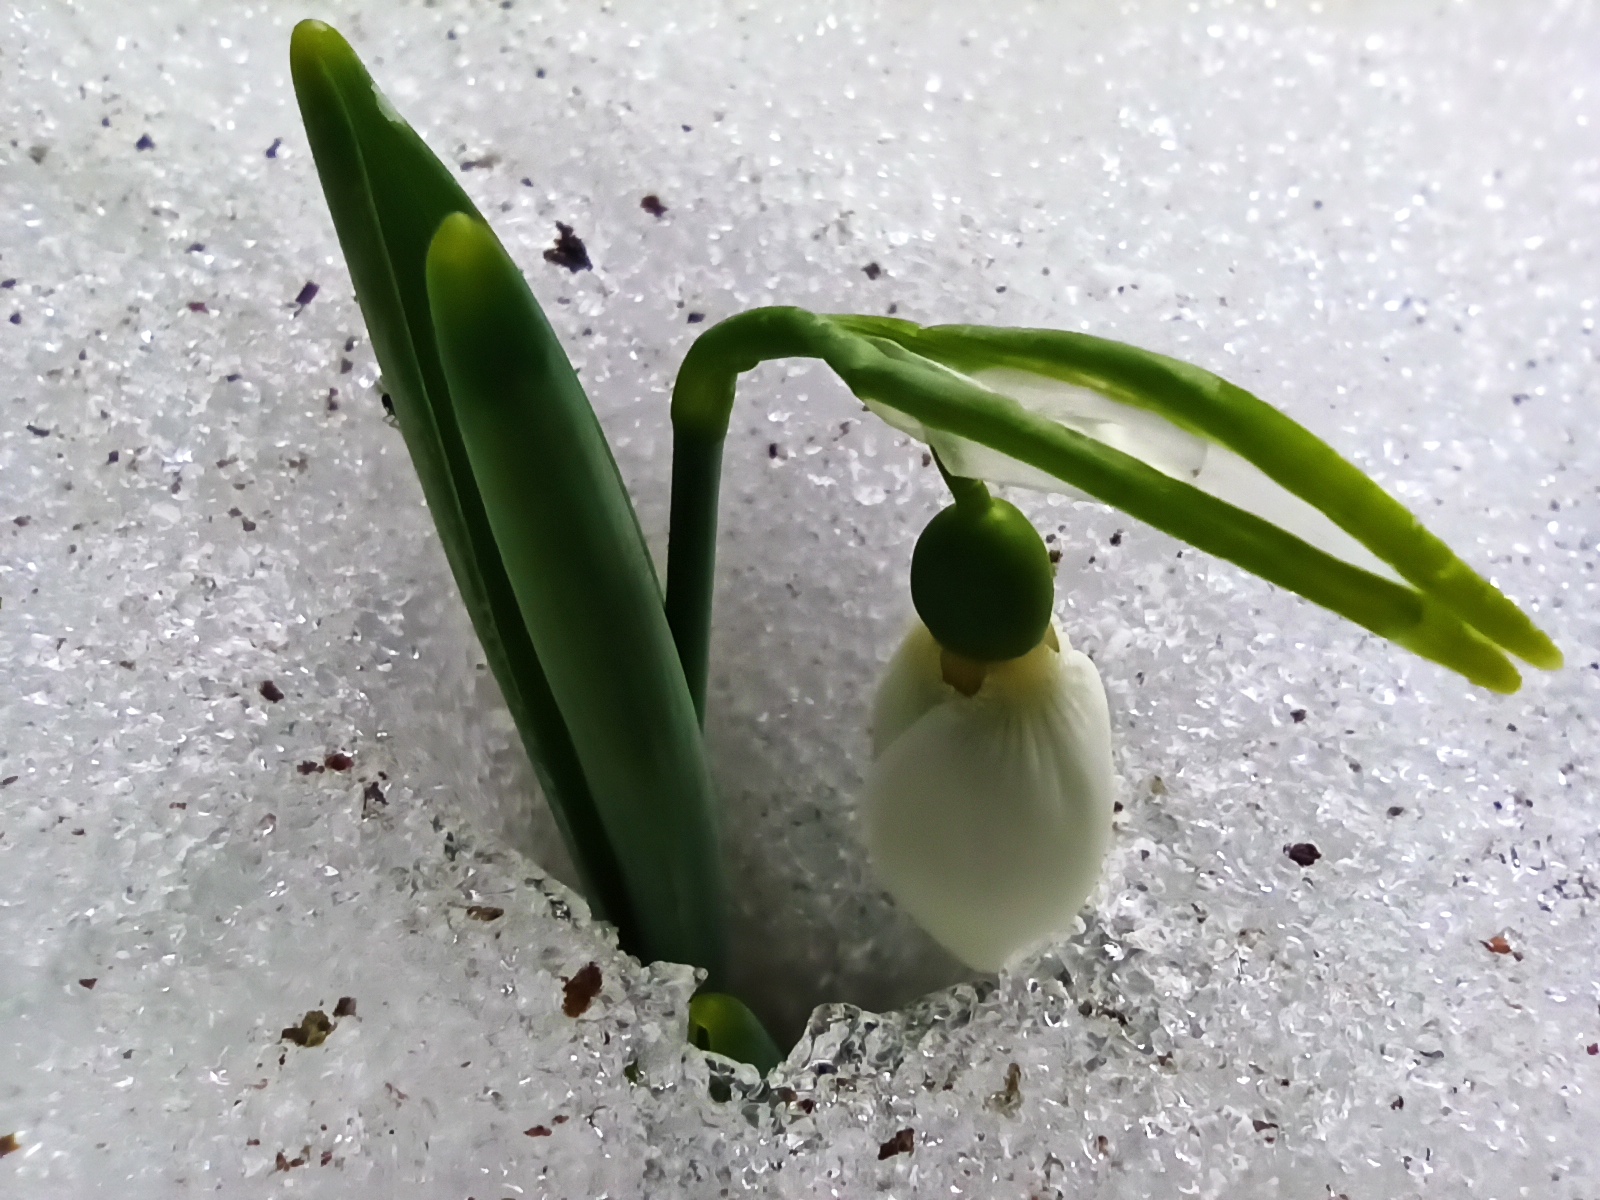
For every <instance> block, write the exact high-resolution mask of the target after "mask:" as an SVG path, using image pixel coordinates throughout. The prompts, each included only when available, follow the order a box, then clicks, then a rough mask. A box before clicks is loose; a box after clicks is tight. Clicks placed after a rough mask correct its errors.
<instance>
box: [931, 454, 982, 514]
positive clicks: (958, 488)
mask: <svg viewBox="0 0 1600 1200" xmlns="http://www.w3.org/2000/svg"><path fill="white" fill-rule="evenodd" d="M932 453H933V465H934V466H936V467H938V468H939V475H940V477H941V478H942V479H943V480H944V485H945V487H947V488H949V489H950V495H951V497H952V498H953V499H954V500H955V502H956V507H958V508H969V509H973V510H975V511H977V512H982V511H983V510H984V509H986V508H988V507H989V502H990V501H991V500H992V499H993V497H992V496H990V495H989V489H988V488H987V487H986V486H984V482H983V480H981V479H968V478H966V476H964V475H952V474H950V472H949V470H948V469H947V468H946V467H945V465H944V459H942V458H940V457H939V452H938V451H937V450H934V451H933V452H932Z"/></svg>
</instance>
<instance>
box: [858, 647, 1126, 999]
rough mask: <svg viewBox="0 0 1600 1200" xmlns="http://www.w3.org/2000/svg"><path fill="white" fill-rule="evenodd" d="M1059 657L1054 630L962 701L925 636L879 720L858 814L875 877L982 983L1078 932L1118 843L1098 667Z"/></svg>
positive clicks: (897, 664) (898, 663)
mask: <svg viewBox="0 0 1600 1200" xmlns="http://www.w3.org/2000/svg"><path fill="white" fill-rule="evenodd" d="M1057 642H1058V638H1057V636H1056V635H1055V634H1054V631H1053V630H1052V631H1051V633H1050V634H1047V636H1046V638H1045V640H1044V641H1043V642H1042V643H1041V644H1040V645H1039V646H1037V647H1035V649H1034V650H1033V651H1031V652H1030V653H1028V654H1025V655H1023V656H1022V657H1021V658H1016V659H1011V660H1010V661H1007V662H1002V663H994V664H990V665H988V667H987V668H986V669H982V668H979V670H982V671H983V674H982V678H981V684H979V685H978V686H977V688H976V691H975V692H974V693H973V694H971V695H965V694H963V692H962V691H961V690H958V689H957V688H956V687H953V686H952V685H951V684H949V683H947V682H945V678H946V676H947V675H950V676H951V677H952V678H957V677H958V674H959V671H960V666H961V664H960V663H956V664H951V663H949V661H948V659H947V658H945V656H944V652H943V651H942V650H941V649H940V646H939V644H938V643H937V642H936V641H934V639H933V635H932V634H930V633H929V632H928V630H927V629H926V628H925V627H924V626H923V625H922V624H921V623H920V622H918V623H917V625H916V627H915V628H914V629H913V630H912V631H911V633H910V635H909V636H908V637H907V638H906V640H905V642H904V644H903V645H902V646H901V647H900V649H899V651H898V652H897V653H896V654H895V657H894V660H893V661H892V662H891V663H890V664H889V672H888V675H887V677H886V678H885V679H884V682H883V686H882V688H881V689H880V690H879V693H878V699H877V703H876V705H875V707H874V711H873V718H872V740H873V750H874V754H875V758H876V761H875V762H874V764H873V767H872V770H871V772H870V774H869V775H868V778H867V786H866V792H865V797H864V801H863V809H864V814H863V815H864V817H865V826H866V836H867V847H868V850H869V852H870V854H871V857H872V862H873V866H874V869H875V870H876V872H877V875H878V878H879V880H880V882H881V883H882V884H883V886H884V887H885V888H887V889H888V891H889V893H890V894H891V895H892V896H893V897H894V898H895V900H896V902H898V903H899V904H900V905H901V907H903V908H904V909H905V910H906V911H907V912H908V913H909V914H910V915H911V917H912V918H913V919H914V920H915V921H916V922H917V923H918V924H919V925H921V926H922V927H923V928H924V929H925V930H927V932H928V933H929V934H930V935H932V936H933V938H934V939H935V940H936V941H938V942H939V943H940V944H941V945H943V946H944V947H945V949H947V950H949V951H950V952H951V953H952V954H954V955H955V956H956V957H957V958H959V959H961V961H962V962H964V963H966V964H967V965H968V966H970V967H973V968H975V969H977V970H981V971H995V970H998V969H999V968H1000V967H1001V966H1003V965H1004V964H1005V963H1006V962H1007V961H1008V960H1009V959H1011V958H1012V957H1013V956H1014V955H1015V954H1016V953H1017V952H1018V951H1020V950H1023V949H1026V948H1027V947H1029V946H1030V945H1033V944H1035V943H1037V942H1039V941H1041V940H1043V939H1045V938H1048V937H1050V936H1051V935H1052V934H1056V933H1059V932H1061V931H1062V930H1064V929H1066V928H1067V927H1068V926H1070V924H1071V923H1072V921H1073V918H1074V917H1075V916H1076V915H1077V912H1078V910H1079V908H1081V907H1082V905H1083V902H1084V901H1085V900H1086V899H1088V897H1089V894H1090V893H1091V892H1092V891H1093V890H1094V887H1095V883H1096V882H1097V881H1098V879H1099V876H1100V864H1101V860H1102V859H1103V858H1104V856H1105V851H1106V846H1107V844H1108V842H1109V840H1110V836H1111V809H1112V781H1111V779H1112V776H1111V719H1110V715H1109V713H1108V710H1107V708H1106V698H1105V691H1104V689H1103V688H1102V687H1101V685H1100V675H1099V673H1098V672H1097V671H1096V670H1095V667H1094V664H1093V663H1091V662H1090V661H1089V660H1088V658H1086V657H1085V656H1084V655H1083V654H1081V653H1079V652H1078V651H1075V650H1073V649H1071V648H1070V647H1069V646H1067V645H1065V644H1064V643H1061V644H1060V645H1059V648H1057ZM942 659H944V662H943V663H942V661H941V660H942ZM966 665H967V666H968V667H969V668H970V667H975V666H976V664H966ZM947 668H953V670H952V669H947ZM958 681H961V680H959V679H958ZM962 682H968V681H962ZM970 683H972V684H977V683H978V680H977V678H975V677H974V678H971V679H970Z"/></svg>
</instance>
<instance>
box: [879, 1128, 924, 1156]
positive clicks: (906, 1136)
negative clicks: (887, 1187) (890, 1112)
mask: <svg viewBox="0 0 1600 1200" xmlns="http://www.w3.org/2000/svg"><path fill="white" fill-rule="evenodd" d="M916 1146H917V1131H916V1130H914V1129H902V1130H901V1131H900V1132H899V1133H897V1134H895V1135H894V1136H893V1137H892V1138H890V1139H889V1140H888V1141H887V1142H884V1143H883V1145H881V1146H879V1147H878V1161H879V1162H882V1161H883V1160H884V1159H886V1158H893V1157H894V1156H895V1155H896V1154H910V1153H911V1152H912V1151H913V1150H915V1149H916Z"/></svg>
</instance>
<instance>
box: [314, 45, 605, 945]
mask: <svg viewBox="0 0 1600 1200" xmlns="http://www.w3.org/2000/svg"><path fill="white" fill-rule="evenodd" d="M290 66H291V70H292V74H293V78H294V87H295V95H296V97H297V99H298V100H299V104H300V112H301V117H302V119H303V120H304V123H305V127H306V133H307V136H308V137H309V139H310V142H311V149H312V154H313V156H314V158H315V160H316V166H317V173H318V176H319V178H320V179H321V182H322V187H323V192H324V194H325V196H326V197H327V201H328V207H329V209H330V211H331V212H332V215H333V223H334V228H335V229H336V230H337V232H338V235H339V244H340V247H341V249H342V250H343V251H344V256H345V261H346V263H347V264H348V266H349V268H350V276H351V279H352V281H353V282H354V284H355V290H356V298H357V300H358V301H359V302H360V305H361V312H362V315H363V316H364V317H365V318H366V323H367V330H368V333H369V335H370V336H371V338H372V345H373V351H374V353H375V354H376V355H377V358H378V364H379V366H380V367H381V368H382V371H383V386H384V388H385V389H386V390H387V392H388V393H389V395H390V397H391V399H392V403H393V405H394V411H395V417H396V419H397V421H398V422H399V425H400V431H401V434H402V435H403V436H404V438H405V441H406V447H407V449H408V450H409V451H410V453H411V459H412V462H413V464H414V465H415V466H416V469H417V475H418V478H419V479H420V480H421V483H422V490H423V494H424V495H425V496H426V497H427V501H428V509H429V511H430V512H431V513H432V515H433V519H434V523H435V524H436V525H437V527H438V530H439V537H440V541H441V542H442V543H443V545H444V550H445V555H446V557H447V558H448V559H449V562H450V567H451V571H452V572H453V574H454V575H455V579H456V584H457V586H458V587H459V588H460V589H461V594H462V598H463V599H464V600H465V602H466V605H467V611H468V613H469V614H470V616H471V618H472V624H473V628H474V629H475V630H476V631H477V634H478V638H479V640H480V641H481V642H482V644H483V648H484V654H485V656H486V658H487V659H488V662H489V667H490V670H491V671H492V672H493V673H494V677H495V681H496V682H497V683H498V684H499V685H500V690H501V693H502V694H503V695H504V697H505V700H506V705H507V707H508V708H509V709H510V710H511V715H512V717H513V719H514V720H515V721H516V724H517V728H518V730H519V732H520V733H521V736H522V739H523V744H524V746H525V747H526V748H527V751H528V755H529V757H530V758H531V759H532V760H533V764H534V768H535V770H536V772H537V773H538V775H539V780H540V783H541V785H542V786H543V788H544V793H545V796H546V798H547V799H548V800H549V802H550V806H551V810H552V812H553V814H554V816H555V818H556V822H557V824H558V825H559V827H560V829H561V832H562V836H563V838H564V839H565V840H566V843H567V846H568V849H569V850H570V852H571V854H572V857H573V860H574V862H575V864H576V865H577V867H578V870H579V873H580V875H581V876H582V880H583V884H584V890H585V892H586V893H587V895H588V898H589V901H590V904H591V905H592V906H593V908H594V909H595V911H596V914H597V915H599V916H602V917H604V918H607V919H609V920H611V921H613V922H615V923H616V924H617V926H618V928H619V930H620V932H621V936H622V939H623V944H624V945H625V946H628V947H629V948H630V949H632V948H635V947H634V945H633V942H634V928H635V922H634V920H633V917H632V915H631V914H630V912H629V911H628V907H627V895H626V891H625V889H624V888H623V886H622V879H621V875H620V871H619V868H618V866H617V864H616V860H615V857H614V855H613V853H612V849H611V846H610V843H609V841H608V839H607V837H606V834H605V831H604V828H603V826H602V825H601V823H600V820H599V816H598V813H597V812H596V811H595V808H594V803H593V800H592V798H591V797H590V795H589V789H588V784H587V781H586V779H585V777H584V773H583V770H582V768H581V766H580V764H579V761H578V757H577V753H576V751H575V749H574V748H573V745H572V740H571V738H570V736H569V735H568V732H567V729H566V725H565V722H564V720H563V719H562V717H561V714H560V712H559V710H558V709H557V707H556V704H555V700H554V698H553V697H552V696H551V694H550V689H549V686H548V684H547V683H546V681H545V678H544V672H543V669H542V667H541V666H540V663H539V660H538V656H537V655H536V654H535V653H534V650H533V644H532V642H531V641H530V639H529V637H528V634H527V630H526V629H525V628H524V627H523V624H522V617H521V613H520V611H519V610H518V608H517V603H516V597H515V595H514V593H513V592H512V589H511V585H510V582H509V580H508V579H507V578H506V574H505V569H504V567H503V565H502V564H501V562H500V557H499V551H498V549H497V548H496V547H495V544H494V538H493V534H492V532H491V530H490V528H489V523H488V518H487V515H486V514H485V512H484V508H483V500H482V498H481V496H480V495H479V493H478V489H477V486H476V484H475V483H474V481H473V478H472V471H471V465H470V463H469V462H468V459H467V454H466V448H465V446H464V444H463V443H462V440H461V434H460V431H459V429H458V428H457V427H456V421H455V416H454V413H453V410H452V408H451V404H450V396H449V388H448V386H447V384H446V381H445V377H444V372H443V370H442V368H441V367H440V365H439V357H438V352H437V349H436V346H435V342H434V331H433V324H432V319H431V317H430V314H429V312H428V298H427V288H426V278H425V269H426V261H427V251H428V245H429V242H430V241H431V240H432V237H433V234H434V231H435V230H436V229H437V228H438V226H439V223H440V222H441V221H443V220H444V218H445V217H446V216H448V215H449V214H451V213H454V212H466V213H475V212H476V210H475V209H474V208H473V206H472V203H471V201H470V200H468V198H467V196H466V194H465V193H464V192H463V191H462V190H461V188H460V187H459V186H458V185H457V184H456V182H455V180H454V179H453V178H452V177H451V174H450V171H449V169H448V168H447V167H445V166H444V164H443V163H441V162H440V161H439V160H438V158H436V157H435V156H434V154H433V153H432V151H430V150H429V149H428V147H427V146H426V145H425V144H424V143H423V141H422V139H421V138H419V137H418V136H417V135H416V133H415V132H414V131H413V130H412V129H411V128H410V127H409V126H408V125H406V123H405V122H404V121H403V120H401V119H400V117H399V116H398V115H397V114H396V113H395V111H394V109H393V108H392V107H391V106H390V104H389V102H388V100H387V99H385V98H384V96H383V95H382V93H381V92H379V91H378V89H377V86H376V85H375V84H374V83H373V81H372V79H371V77H370V76H369V75H368V74H367V72H366V70H365V69H364V68H363V67H362V65H361V62H360V60H359V59H358V58H357V57H356V55H355V52H354V51H352V50H351V49H350V46H349V45H348V44H347V43H346V42H345V40H344V39H343V38H342V37H340V36H339V34H338V33H337V32H336V31H335V30H333V29H332V28H330V27H329V26H327V25H324V24H322V23H321V22H320V21H302V22H301V23H300V24H299V25H298V26H296V27H295V31H294V36H293V39H292V41H291V44H290ZM556 353H559V350H557V351H556Z"/></svg>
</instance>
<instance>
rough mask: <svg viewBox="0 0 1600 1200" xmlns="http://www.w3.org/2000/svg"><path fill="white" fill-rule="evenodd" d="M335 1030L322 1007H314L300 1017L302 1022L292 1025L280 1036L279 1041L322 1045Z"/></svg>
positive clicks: (298, 1044) (308, 1045)
mask: <svg viewBox="0 0 1600 1200" xmlns="http://www.w3.org/2000/svg"><path fill="white" fill-rule="evenodd" d="M332 1032H333V1022H332V1021H330V1020H329V1019H328V1014H327V1013H325V1012H323V1011H322V1010H321V1009H320V1008H314V1009H312V1010H311V1011H310V1012H308V1013H306V1015H305V1016H304V1017H302V1018H300V1024H298V1025H290V1026H289V1027H288V1028H287V1029H285V1030H284V1031H283V1032H282V1033H281V1034H280V1035H279V1037H278V1040H279V1041H284V1042H293V1043H294V1044H295V1045H296V1046H306V1047H312V1046H320V1045H322V1043H323V1042H325V1041H327V1040H328V1035H329V1034H330V1033H332Z"/></svg>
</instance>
